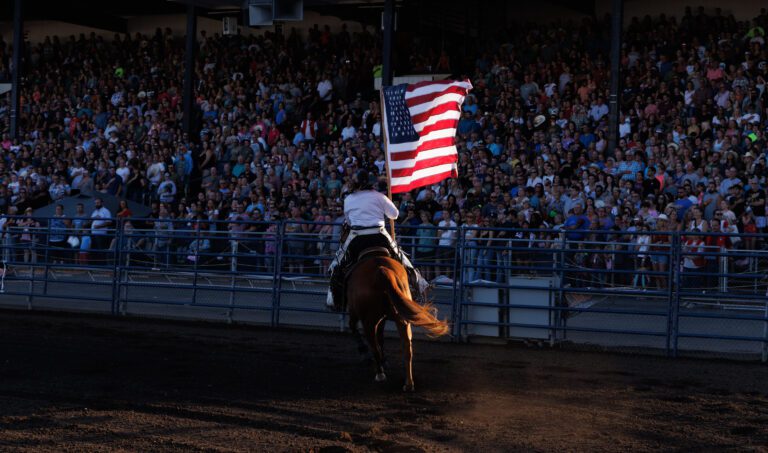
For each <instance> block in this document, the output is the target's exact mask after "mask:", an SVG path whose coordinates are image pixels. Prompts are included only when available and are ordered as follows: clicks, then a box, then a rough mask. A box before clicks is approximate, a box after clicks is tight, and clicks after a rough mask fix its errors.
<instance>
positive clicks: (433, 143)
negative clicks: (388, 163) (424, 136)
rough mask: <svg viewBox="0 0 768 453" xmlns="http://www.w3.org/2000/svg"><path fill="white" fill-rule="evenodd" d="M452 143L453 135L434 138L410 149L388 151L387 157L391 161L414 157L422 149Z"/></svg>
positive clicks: (426, 149) (425, 149)
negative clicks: (394, 151)
mask: <svg viewBox="0 0 768 453" xmlns="http://www.w3.org/2000/svg"><path fill="white" fill-rule="evenodd" d="M454 143H455V142H454V138H453V137H445V138H437V139H435V140H429V141H426V142H424V143H422V144H421V145H419V147H418V148H416V149H414V150H411V151H400V152H396V153H390V155H389V158H390V159H391V160H393V161H396V160H408V159H414V158H415V157H416V156H418V155H419V153H420V152H422V151H429V150H430V149H435V148H443V147H445V146H452V145H454Z"/></svg>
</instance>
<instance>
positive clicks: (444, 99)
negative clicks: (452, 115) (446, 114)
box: [408, 93, 464, 116]
mask: <svg viewBox="0 0 768 453" xmlns="http://www.w3.org/2000/svg"><path fill="white" fill-rule="evenodd" d="M462 102H464V95H463V94H459V93H448V94H444V95H442V96H438V97H436V98H435V99H433V100H431V101H429V102H424V103H421V104H416V105H414V106H413V107H408V110H409V111H410V112H411V116H414V115H418V114H419V113H424V112H426V111H427V110H429V109H433V108H435V107H438V106H440V105H442V104H447V103H451V104H453V105H455V106H456V108H459V109H460V108H461V103H462Z"/></svg>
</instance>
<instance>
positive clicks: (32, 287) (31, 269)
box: [22, 228, 37, 310]
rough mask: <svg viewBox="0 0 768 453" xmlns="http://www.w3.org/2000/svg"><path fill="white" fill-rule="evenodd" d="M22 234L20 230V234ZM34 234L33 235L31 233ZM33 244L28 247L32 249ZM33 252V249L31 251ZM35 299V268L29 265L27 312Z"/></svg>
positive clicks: (32, 264) (31, 264)
mask: <svg viewBox="0 0 768 453" xmlns="http://www.w3.org/2000/svg"><path fill="white" fill-rule="evenodd" d="M23 232H24V230H23V228H22V233H23ZM33 234H34V233H33ZM32 244H33V243H30V247H32ZM33 251H34V249H33ZM36 255H37V252H36V251H35V256H36ZM29 258H30V261H31V260H32V255H31V254H30V257H29ZM34 297H35V266H34V263H32V262H30V263H29V294H28V295H27V310H32V300H33V299H34Z"/></svg>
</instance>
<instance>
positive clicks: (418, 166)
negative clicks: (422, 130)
mask: <svg viewBox="0 0 768 453" xmlns="http://www.w3.org/2000/svg"><path fill="white" fill-rule="evenodd" d="M455 162H456V157H455V156H438V157H433V158H432V159H424V160H420V161H418V162H416V163H415V164H414V165H413V167H410V168H403V169H397V168H393V169H392V177H393V178H399V177H402V176H411V175H413V174H414V173H416V172H417V171H419V170H424V169H426V168H433V167H437V166H439V165H445V164H453V163H455Z"/></svg>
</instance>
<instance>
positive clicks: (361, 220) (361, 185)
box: [326, 170, 428, 310]
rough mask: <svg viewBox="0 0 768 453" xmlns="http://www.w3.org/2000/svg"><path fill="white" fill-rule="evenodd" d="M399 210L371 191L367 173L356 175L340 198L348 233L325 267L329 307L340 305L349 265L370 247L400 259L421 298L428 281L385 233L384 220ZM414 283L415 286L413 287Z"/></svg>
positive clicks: (327, 303)
mask: <svg viewBox="0 0 768 453" xmlns="http://www.w3.org/2000/svg"><path fill="white" fill-rule="evenodd" d="M398 214H399V211H398V209H397V207H396V206H395V204H394V203H392V200H390V199H389V198H388V197H387V196H386V195H384V194H382V193H380V192H377V191H376V190H373V186H372V184H371V182H370V179H369V175H368V172H367V171H365V170H361V171H359V172H358V173H357V174H356V185H355V190H354V191H353V192H352V193H351V194H349V195H347V197H346V198H345V199H344V217H345V222H346V225H347V227H348V228H349V234H348V235H347V238H346V240H344V242H343V243H342V244H341V246H340V247H339V250H338V252H337V253H336V257H335V258H334V259H333V262H332V263H331V265H330V266H329V267H328V273H329V274H330V276H331V282H330V288H329V289H328V296H327V298H326V305H328V307H329V308H333V309H337V310H340V309H342V308H343V306H344V303H343V297H344V288H345V277H346V273H347V270H348V269H349V267H350V266H351V265H352V264H354V263H356V262H357V260H358V257H359V256H360V252H362V251H363V250H365V249H368V248H370V247H381V248H384V249H386V250H387V251H388V252H389V254H390V256H391V257H392V258H394V259H396V260H398V261H400V262H401V263H402V265H403V267H405V269H406V270H407V271H408V276H409V281H410V282H411V283H412V284H411V288H412V290H415V291H412V292H413V294H418V297H419V298H421V299H422V300H424V292H425V291H426V289H427V286H428V283H427V282H426V281H425V280H424V279H423V278H422V277H421V275H420V274H419V272H418V271H417V270H416V269H414V267H413V265H412V264H411V262H410V260H408V257H407V256H406V255H405V254H404V253H403V252H402V250H400V247H399V246H398V245H397V243H395V241H394V240H393V239H392V236H390V235H389V233H388V232H387V229H386V228H385V220H386V219H396V218H397V216H398ZM414 286H415V288H414Z"/></svg>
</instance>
